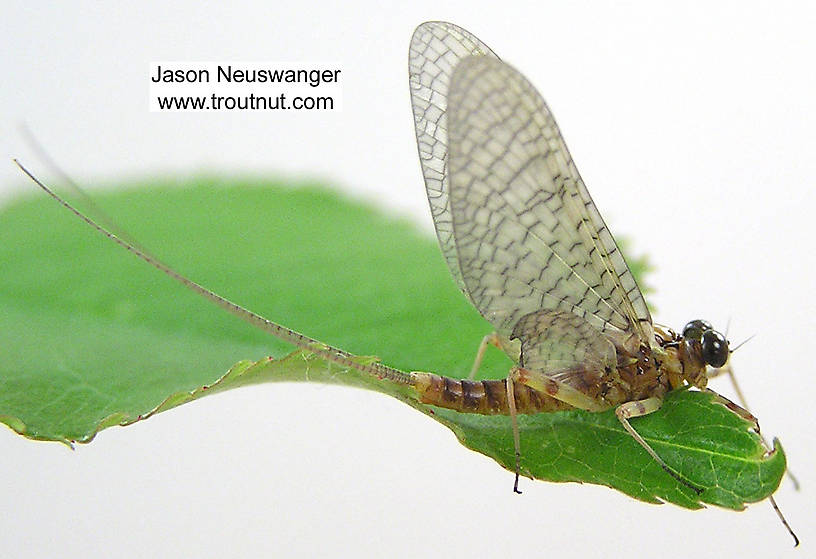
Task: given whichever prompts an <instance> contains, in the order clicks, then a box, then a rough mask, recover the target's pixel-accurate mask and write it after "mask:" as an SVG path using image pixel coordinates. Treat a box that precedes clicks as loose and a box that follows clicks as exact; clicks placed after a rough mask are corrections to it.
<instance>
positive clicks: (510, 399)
mask: <svg viewBox="0 0 816 559" xmlns="http://www.w3.org/2000/svg"><path fill="white" fill-rule="evenodd" d="M487 338H488V336H485V339H487ZM504 382H505V386H506V387H507V407H508V408H509V410H510V423H511V425H512V426H513V448H514V450H515V456H516V479H515V481H514V482H513V492H514V493H518V494H519V495H521V491H520V490H519V488H518V484H519V475H520V474H521V438H520V436H519V428H518V413H516V394H515V390H514V388H513V379H512V376H511V375H508V376H507V379H506V380H505V381H504Z"/></svg>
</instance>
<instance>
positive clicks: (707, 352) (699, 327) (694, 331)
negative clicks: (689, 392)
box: [680, 320, 731, 388]
mask: <svg viewBox="0 0 816 559" xmlns="http://www.w3.org/2000/svg"><path fill="white" fill-rule="evenodd" d="M730 353H731V351H730V350H729V348H728V340H726V339H725V336H723V335H722V334H720V333H719V332H717V331H716V330H714V328H713V327H712V326H711V324H710V323H709V322H708V321H706V320H692V321H691V322H689V323H688V324H686V325H685V327H683V334H682V339H681V342H680V360H681V361H682V362H683V375H684V376H685V377H686V380H687V381H688V382H689V384H691V385H693V386H696V387H697V388H705V385H706V382H707V380H708V377H707V376H706V365H710V366H711V367H714V368H715V369H718V368H720V367H722V366H723V365H725V364H726V362H727V361H728V356H729V355H730Z"/></svg>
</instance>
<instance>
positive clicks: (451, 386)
mask: <svg viewBox="0 0 816 559" xmlns="http://www.w3.org/2000/svg"><path fill="white" fill-rule="evenodd" d="M412 377H413V379H414V382H415V384H414V388H415V389H416V391H417V393H418V394H419V401H420V402H422V403H423V404H430V405H432V406H439V407H440V408H446V409H449V410H454V411H458V412H464V413H478V414H481V415H509V414H510V406H509V405H508V401H507V382H513V394H514V396H515V403H516V406H515V409H516V413H520V414H533V413H544V412H553V411H562V410H571V409H574V408H573V406H571V405H569V404H567V403H566V402H562V401H561V400H557V399H555V398H553V397H551V396H548V395H547V394H544V393H543V392H540V391H538V390H535V389H533V388H530V387H529V386H527V385H524V384H522V383H520V382H518V381H514V380H510V381H509V380H508V379H500V380H478V381H473V380H454V379H451V378H447V377H443V376H439V375H434V374H431V373H412Z"/></svg>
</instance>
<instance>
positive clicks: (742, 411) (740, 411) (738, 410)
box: [706, 364, 799, 547]
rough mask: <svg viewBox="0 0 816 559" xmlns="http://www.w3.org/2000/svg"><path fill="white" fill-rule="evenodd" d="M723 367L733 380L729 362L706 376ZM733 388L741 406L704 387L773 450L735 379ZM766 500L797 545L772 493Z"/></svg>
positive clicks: (716, 372)
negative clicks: (748, 422)
mask: <svg viewBox="0 0 816 559" xmlns="http://www.w3.org/2000/svg"><path fill="white" fill-rule="evenodd" d="M723 369H728V370H727V371H726V372H727V373H728V374H729V375H730V376H731V378H732V380H734V372H733V370H732V369H731V365H730V364H726V365H725V367H720V368H719V369H714V371H712V372H713V373H715V374H713V375H712V374H709V377H708V378H714V377H716V376H718V375H720V374H723ZM734 389H735V392H736V393H737V397H738V398H739V399H740V403H741V404H743V406H738V405H737V404H735V403H734V402H732V401H731V400H729V399H728V398H726V397H725V396H723V395H722V394H719V393H718V392H715V391H713V390H711V389H710V388H706V392H708V393H710V394H713V395H714V398H715V401H716V402H719V403H720V404H722V405H724V406H725V407H726V408H728V409H729V410H731V411H732V412H733V413H735V414H737V415H738V416H740V417H742V418H743V419H745V420H746V421H750V422H751V423H753V427H754V431H756V434H757V435H759V438H760V440H761V441H762V444H763V446H764V447H765V449H766V450H767V451H768V452H770V451H771V450H773V447H772V446H771V445H769V444H768V441H767V440H766V439H765V436H764V435H763V434H762V433H761V432H760V430H759V421H757V418H756V417H754V414H752V413H751V412H750V411H748V408H747V407H744V404H745V400H744V398H742V396H741V394H742V392H740V390H739V388H738V387H737V384H736V381H734ZM787 473H788V477H789V478H790V479H791V481H792V482H793V484H794V487H795V488H796V489H797V490H798V489H799V481H798V480H797V479H796V478H795V477H794V476H793V475H791V473H790V472H787ZM768 501H770V503H771V506H772V507H773V509H774V512H775V513H776V516H777V517H778V518H779V520H780V521H781V522H782V525H783V526H784V527H785V528H786V529H787V530H788V533H789V534H790V535H791V537H792V538H793V546H794V547H797V546H798V545H799V538H798V536H797V535H796V533H795V532H794V531H793V528H791V526H790V524H788V520H787V519H786V518H785V515H784V514H782V510H781V509H780V508H779V505H777V504H776V499H774V496H773V495H768Z"/></svg>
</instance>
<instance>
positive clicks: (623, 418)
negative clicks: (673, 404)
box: [615, 398, 703, 495]
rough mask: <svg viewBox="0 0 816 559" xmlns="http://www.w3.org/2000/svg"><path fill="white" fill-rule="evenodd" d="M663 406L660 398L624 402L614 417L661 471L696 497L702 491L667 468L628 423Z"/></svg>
mask: <svg viewBox="0 0 816 559" xmlns="http://www.w3.org/2000/svg"><path fill="white" fill-rule="evenodd" d="M662 405H663V400H662V399H661V398H646V399H645V400H635V401H633V402H626V403H625V404H621V405H620V406H618V407H617V409H616V410H615V415H617V416H618V419H619V420H620V422H621V424H622V425H623V427H624V429H626V431H627V432H628V433H629V434H630V435H631V436H632V438H633V439H635V440H636V441H637V442H638V444H639V445H640V446H642V447H643V448H644V449H646V452H648V453H649V455H650V456H651V457H652V458H654V460H655V462H657V463H658V464H660V467H661V468H663V470H664V471H665V472H666V473H667V474H669V475H670V476H672V477H673V478H674V479H676V480H677V481H679V482H680V483H682V484H683V485H685V486H686V487H688V488H689V489H692V490H693V491H694V492H695V493H697V494H698V495H699V494H701V493H702V492H703V489H702V488H700V487H697V486H696V485H694V484H693V483H691V482H690V481H688V480H686V479H685V478H684V477H683V476H681V475H680V474H678V473H677V472H675V471H674V470H672V469H671V468H669V466H668V465H667V464H666V463H665V462H664V461H663V459H662V458H661V457H660V456H659V455H658V454H657V452H655V451H654V449H653V448H652V447H651V446H650V445H649V443H647V442H646V441H645V440H644V439H643V437H641V436H640V434H639V433H638V432H637V431H635V428H634V427H632V425H631V424H630V423H629V420H630V419H631V418H633V417H641V416H644V415H648V414H650V413H652V412H655V411H657V410H659V409H660V406H662Z"/></svg>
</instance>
